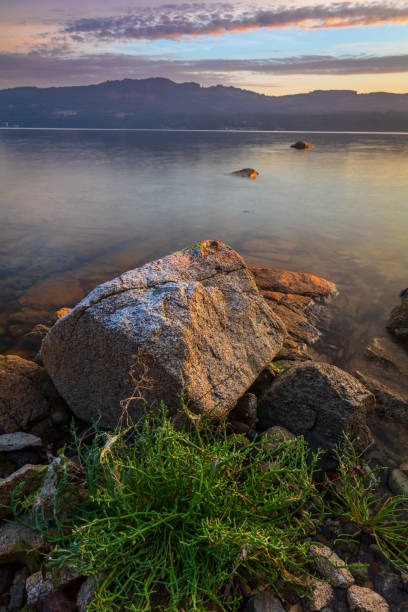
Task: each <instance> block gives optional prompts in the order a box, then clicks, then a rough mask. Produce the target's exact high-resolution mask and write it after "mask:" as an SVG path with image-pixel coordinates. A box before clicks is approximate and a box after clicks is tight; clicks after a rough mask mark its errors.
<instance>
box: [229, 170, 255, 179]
mask: <svg viewBox="0 0 408 612" xmlns="http://www.w3.org/2000/svg"><path fill="white" fill-rule="evenodd" d="M231 176H241V177H242V178H250V179H256V177H257V176H259V172H257V171H256V170H254V169H253V168H242V170H236V171H235V172H231Z"/></svg>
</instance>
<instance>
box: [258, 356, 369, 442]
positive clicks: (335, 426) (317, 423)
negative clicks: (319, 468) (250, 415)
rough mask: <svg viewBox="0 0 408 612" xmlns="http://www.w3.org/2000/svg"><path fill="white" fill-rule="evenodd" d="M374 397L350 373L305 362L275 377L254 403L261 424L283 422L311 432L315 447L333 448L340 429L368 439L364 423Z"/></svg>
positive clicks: (293, 429) (296, 431)
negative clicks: (260, 399) (264, 392)
mask: <svg viewBox="0 0 408 612" xmlns="http://www.w3.org/2000/svg"><path fill="white" fill-rule="evenodd" d="M373 405H374V396H373V395H372V394H371V393H370V392H369V391H368V390H367V389H366V388H365V387H364V386H363V385H362V384H361V383H360V382H359V381H358V380H357V379H355V378H354V377H353V376H351V375H350V374H348V373H347V372H344V371H343V370H340V368H337V367H336V366H333V365H330V364H327V363H317V362H305V363H301V364H297V365H294V366H293V367H291V368H289V369H288V370H287V371H286V372H284V373H283V374H281V375H280V376H278V377H277V378H276V379H275V381H274V382H273V383H272V385H271V387H270V389H269V391H268V393H267V394H266V396H265V397H264V399H263V400H262V401H261V402H260V404H259V405H258V418H259V421H260V425H261V427H270V426H271V425H283V427H286V428H288V429H289V430H290V431H291V432H292V433H294V434H305V435H306V434H311V436H312V437H311V441H313V442H316V443H317V445H318V446H326V447H329V448H330V447H333V446H335V445H336V444H337V443H338V442H339V441H340V439H341V436H342V433H343V431H347V432H349V433H350V434H351V435H352V437H353V438H359V439H360V440H361V445H360V446H361V447H362V448H364V447H365V446H368V444H369V443H370V441H371V437H370V433H369V431H368V428H367V425H366V417H367V412H368V410H369V409H370V408H371V407H372V406H373Z"/></svg>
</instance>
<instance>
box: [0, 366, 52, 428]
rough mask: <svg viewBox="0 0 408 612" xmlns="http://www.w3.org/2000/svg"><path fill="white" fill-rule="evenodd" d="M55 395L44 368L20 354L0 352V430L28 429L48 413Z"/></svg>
mask: <svg viewBox="0 0 408 612" xmlns="http://www.w3.org/2000/svg"><path fill="white" fill-rule="evenodd" d="M55 397H56V392H55V389H54V386H53V384H52V382H51V380H50V378H49V376H48V374H47V372H46V371H45V369H44V368H42V367H40V366H39V365H37V364H36V363H34V362H33V361H27V360H26V359H22V358H21V357H18V356H17V355H0V433H13V432H15V431H21V430H25V429H27V428H28V427H29V426H30V424H31V423H33V422H34V421H36V420H38V419H40V418H42V417H44V416H46V415H47V414H48V412H49V411H50V402H51V401H52V400H53V399H54V398H55Z"/></svg>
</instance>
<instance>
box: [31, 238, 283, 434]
mask: <svg viewBox="0 0 408 612" xmlns="http://www.w3.org/2000/svg"><path fill="white" fill-rule="evenodd" d="M284 335H285V328H284V325H283V324H282V322H281V321H280V319H279V318H278V317H277V316H276V315H275V314H274V313H273V312H272V311H271V309H270V308H269V307H268V305H267V304H266V303H265V300H264V299H263V298H262V296H261V294H260V293H259V292H258V290H257V288H256V285H255V283H254V281H253V278H252V275H251V273H250V272H249V270H248V268H247V267H246V265H245V263H244V261H243V260H242V258H241V257H240V256H239V255H238V253H236V252H235V251H233V250H232V249H231V248H230V247H228V246H226V245H224V244H222V243H220V242H216V241H206V242H202V243H199V244H198V245H196V246H194V247H192V248H191V249H186V250H184V251H180V252H178V253H174V254H172V255H169V256H167V257H165V258H163V259H160V260H157V261H154V262H151V263H148V264H146V265H145V266H143V267H141V268H138V269H136V270H130V271H129V272H126V273H124V274H122V276H120V277H119V278H116V279H113V280H112V281H109V282H108V283H105V284H104V285H101V286H99V287H97V288H96V289H95V290H94V291H93V292H92V293H91V294H90V295H89V296H88V297H86V298H85V299H84V300H83V301H82V302H80V303H79V304H78V305H77V306H76V307H75V308H74V309H73V310H71V312H69V313H68V314H67V315H66V316H64V317H63V318H62V319H60V320H59V321H57V323H56V324H55V325H54V326H53V327H52V328H51V330H50V332H49V334H48V335H47V337H46V338H45V340H44V341H43V343H42V348H41V358H42V360H43V362H44V364H45V366H46V368H47V370H48V372H49V373H50V375H51V378H52V379H53V381H54V383H55V385H56V387H57V389H58V391H59V392H60V394H61V395H62V397H63V398H64V399H65V400H66V401H67V403H68V405H69V406H70V408H71V409H72V410H73V412H74V413H75V414H76V415H77V416H78V417H79V418H81V419H83V420H85V421H88V422H91V421H95V420H97V421H98V422H99V423H100V425H101V426H115V425H116V424H117V423H118V420H119V418H120V417H121V415H122V414H123V406H121V404H120V402H121V401H122V400H126V398H128V397H130V396H131V395H133V394H134V387H135V384H134V380H136V382H139V385H140V386H139V388H138V394H139V395H140V394H143V397H144V398H145V399H146V400H147V401H148V402H149V403H151V404H153V405H155V404H156V403H157V399H158V398H160V399H162V398H163V399H165V401H166V404H167V405H168V406H169V408H170V409H172V410H176V409H177V408H178V407H179V403H180V402H179V394H180V392H181V391H182V389H183V388H184V389H186V384H188V387H187V392H188V398H189V401H190V404H189V405H190V410H191V411H192V412H194V413H196V414H202V413H204V412H208V411H212V414H214V416H218V415H220V416H223V415H225V414H227V413H228V412H229V411H230V410H231V409H232V408H233V407H234V406H235V405H236V403H237V401H238V399H239V398H240V397H241V396H242V395H243V393H244V392H245V391H246V390H247V389H248V388H249V386H250V385H251V384H252V382H253V381H254V380H255V379H256V377H257V376H258V374H259V373H260V371H261V370H262V368H263V367H264V366H265V365H266V364H267V363H268V362H269V361H271V360H272V359H273V358H274V356H275V355H276V353H277V352H278V351H279V350H280V348H281V346H282V341H283V338H284ZM107 355H109V367H108V368H107V367H106V359H107ZM131 369H132V375H133V379H134V380H133V381H132V378H131V377H130V376H129V371H130V370H131ZM146 381H147V382H146ZM144 406H145V404H144V402H142V401H140V400H139V401H138V400H134V401H133V402H131V404H130V405H129V407H128V410H129V414H130V416H131V417H132V418H134V419H138V418H140V417H141V416H142V415H143V414H144V411H145V408H144ZM214 408H215V410H214Z"/></svg>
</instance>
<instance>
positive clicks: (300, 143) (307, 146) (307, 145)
mask: <svg viewBox="0 0 408 612" xmlns="http://www.w3.org/2000/svg"><path fill="white" fill-rule="evenodd" d="M290 146H291V147H292V149H299V150H300V151H302V150H304V149H311V148H312V146H313V145H311V144H310V142H305V141H304V140H298V141H297V142H295V144H292V145H290Z"/></svg>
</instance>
